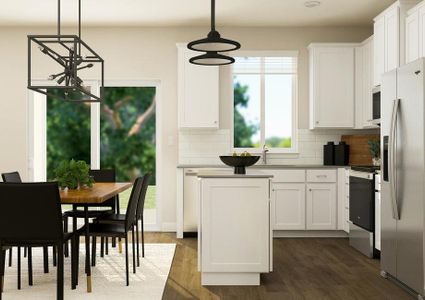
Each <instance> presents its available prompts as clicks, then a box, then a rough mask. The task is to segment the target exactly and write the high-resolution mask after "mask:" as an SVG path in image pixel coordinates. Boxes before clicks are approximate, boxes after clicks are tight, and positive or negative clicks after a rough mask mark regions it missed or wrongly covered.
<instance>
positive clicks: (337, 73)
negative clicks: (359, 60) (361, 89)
mask: <svg viewBox="0 0 425 300" xmlns="http://www.w3.org/2000/svg"><path fill="white" fill-rule="evenodd" d="M357 45H358V44H347V43H344V44H310V45H309V47H308V48H309V52H310V129H315V128H354V101H355V96H354V89H355V87H354V84H355V80H354V76H355V63H354V60H355V59H354V49H355V46H357Z"/></svg>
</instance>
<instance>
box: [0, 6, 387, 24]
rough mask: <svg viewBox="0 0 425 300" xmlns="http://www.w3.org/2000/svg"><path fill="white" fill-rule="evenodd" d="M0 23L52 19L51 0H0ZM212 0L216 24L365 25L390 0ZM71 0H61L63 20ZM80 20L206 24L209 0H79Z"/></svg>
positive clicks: (71, 17) (70, 13)
mask: <svg viewBox="0 0 425 300" xmlns="http://www.w3.org/2000/svg"><path fill="white" fill-rule="evenodd" d="M2 2H3V3H2V4H1V9H0V26H26V25H33V26H34V25H40V26H44V25H54V24H56V23H55V22H56V19H57V0H36V1H35V0H3V1H2ZM304 2H305V0H217V1H216V7H217V8H216V11H217V12H216V15H217V17H216V19H217V26H218V27H219V26H254V27H261V26H365V25H371V24H372V19H373V17H375V16H376V15H377V14H378V13H379V12H381V11H382V10H383V9H385V8H386V7H388V6H389V5H390V4H391V3H393V2H394V0H321V5H320V6H318V7H315V8H307V7H305V6H304ZM77 3H78V1H77V0H62V8H63V9H62V19H63V24H64V25H71V24H75V22H76V20H77V16H78V14H77ZM82 13H83V25H84V26H207V25H209V17H210V1H209V0H118V1H117V0H82Z"/></svg>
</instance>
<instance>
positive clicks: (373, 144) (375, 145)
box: [367, 140, 381, 166]
mask: <svg viewBox="0 0 425 300" xmlns="http://www.w3.org/2000/svg"><path fill="white" fill-rule="evenodd" d="M367 143H368V145H369V152H370V155H372V164H373V165H374V166H380V165H381V146H380V144H379V141H378V140H369V141H368V142H367Z"/></svg>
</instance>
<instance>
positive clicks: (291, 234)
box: [273, 230, 348, 238]
mask: <svg viewBox="0 0 425 300" xmlns="http://www.w3.org/2000/svg"><path fill="white" fill-rule="evenodd" d="M273 238H348V234H347V233H346V232H345V231H343V230H274V231H273Z"/></svg>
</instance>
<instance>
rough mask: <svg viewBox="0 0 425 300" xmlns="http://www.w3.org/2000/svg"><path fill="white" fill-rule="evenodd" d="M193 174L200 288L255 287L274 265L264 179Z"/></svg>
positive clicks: (267, 186) (267, 184) (267, 190)
mask: <svg viewBox="0 0 425 300" xmlns="http://www.w3.org/2000/svg"><path fill="white" fill-rule="evenodd" d="M198 176H200V226H199V232H198V253H200V260H199V262H200V268H199V269H200V271H201V272H202V274H201V284H202V285H259V283H260V273H267V272H269V271H270V270H271V267H272V261H273V260H272V257H271V255H272V252H271V251H272V250H271V249H272V238H271V229H270V207H269V205H270V201H269V195H270V191H269V188H270V183H269V178H265V177H264V175H259V177H258V178H237V176H235V177H233V174H231V175H230V176H229V175H228V174H227V173H226V172H224V175H222V176H223V177H207V176H208V175H198ZM214 176H216V175H214Z"/></svg>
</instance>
